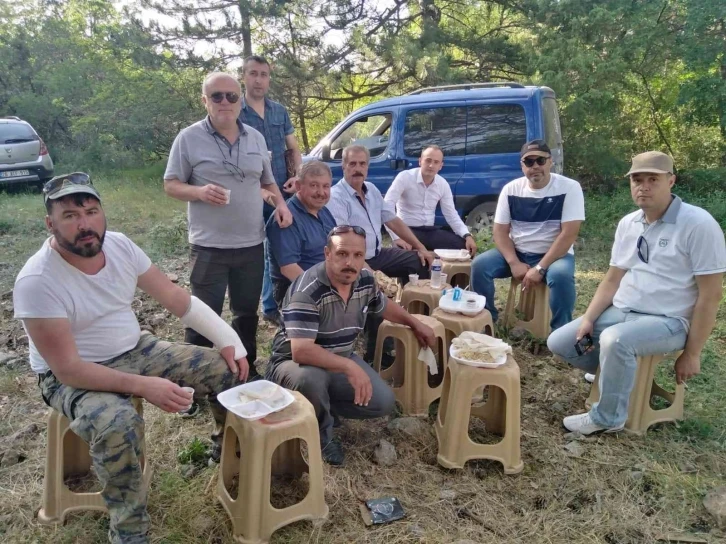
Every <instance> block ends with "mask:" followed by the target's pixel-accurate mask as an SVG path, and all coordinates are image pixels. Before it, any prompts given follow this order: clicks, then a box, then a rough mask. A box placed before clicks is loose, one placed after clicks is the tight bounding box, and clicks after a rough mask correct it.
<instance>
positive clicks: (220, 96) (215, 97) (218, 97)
mask: <svg viewBox="0 0 726 544" xmlns="http://www.w3.org/2000/svg"><path fill="white" fill-rule="evenodd" d="M209 98H211V99H212V102H214V103H215V104H221V103H222V100H224V99H225V98H226V99H227V102H229V103H230V104H235V103H236V102H237V100H239V95H238V94H237V93H223V92H216V93H212V94H210V95H209Z"/></svg>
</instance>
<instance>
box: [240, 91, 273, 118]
mask: <svg viewBox="0 0 726 544" xmlns="http://www.w3.org/2000/svg"><path fill="white" fill-rule="evenodd" d="M264 101H265V110H270V109H272V100H270V99H269V98H267V97H265V98H264ZM248 107H249V106H248V105H247V98H246V96H245V94H244V93H242V109H243V110H246V109H247V108H248ZM255 113H257V112H255Z"/></svg>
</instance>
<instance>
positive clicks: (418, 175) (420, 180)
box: [416, 168, 439, 187]
mask: <svg viewBox="0 0 726 544" xmlns="http://www.w3.org/2000/svg"><path fill="white" fill-rule="evenodd" d="M438 178H439V175H438V174H434V180H433V181H432V182H431V185H429V187H433V186H434V185H436V182H437V181H438ZM416 182H417V183H420V184H421V185H423V186H424V187H426V182H425V181H424V179H423V176H422V175H421V168H416Z"/></svg>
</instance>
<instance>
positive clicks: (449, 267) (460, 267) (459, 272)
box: [441, 261, 471, 289]
mask: <svg viewBox="0 0 726 544" xmlns="http://www.w3.org/2000/svg"><path fill="white" fill-rule="evenodd" d="M441 271H442V272H443V273H444V274H447V277H446V279H447V280H448V281H449V283H450V284H451V285H452V286H453V287H461V288H462V289H464V288H465V287H466V286H468V285H469V282H470V281H471V261H441Z"/></svg>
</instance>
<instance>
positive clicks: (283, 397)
mask: <svg viewBox="0 0 726 544" xmlns="http://www.w3.org/2000/svg"><path fill="white" fill-rule="evenodd" d="M273 388H274V390H275V392H274V394H272V395H271V396H269V397H267V398H265V399H255V400H253V401H251V402H241V401H240V393H245V394H249V393H250V392H251V393H252V394H253V395H254V394H261V393H264V392H265V390H267V389H273ZM217 400H218V401H219V403H220V404H221V405H222V406H224V407H225V408H226V409H227V410H229V411H230V412H232V413H233V414H235V415H238V416H239V417H241V418H243V419H248V420H250V421H255V420H256V419H262V418H263V417H265V416H268V415H270V414H272V413H274V412H279V411H280V410H283V409H284V408H287V407H288V406H290V405H291V404H292V403H293V401H294V400H295V397H293V396H292V393H290V392H289V391H288V390H287V389H285V388H284V387H280V386H279V385H277V384H275V383H272V382H270V381H267V380H258V381H256V382H251V383H243V384H242V385H238V386H236V387H233V388H232V389H227V390H226V391H222V392H221V393H220V394H219V395H217Z"/></svg>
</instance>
